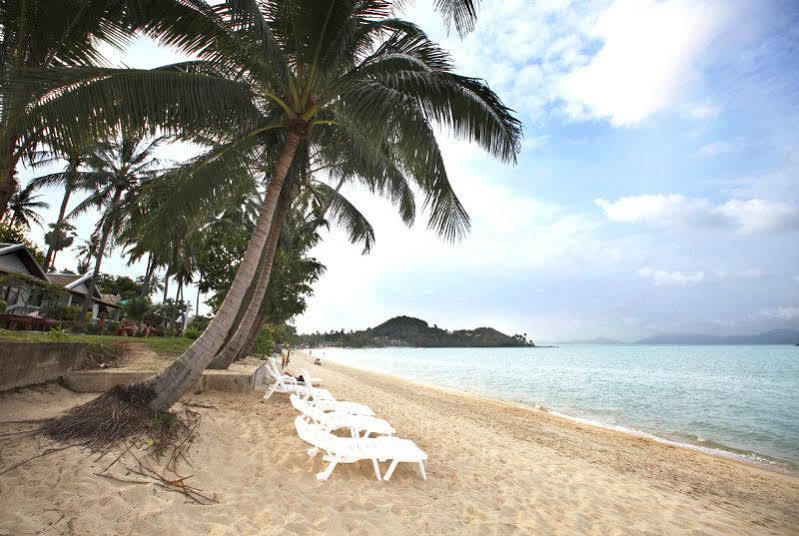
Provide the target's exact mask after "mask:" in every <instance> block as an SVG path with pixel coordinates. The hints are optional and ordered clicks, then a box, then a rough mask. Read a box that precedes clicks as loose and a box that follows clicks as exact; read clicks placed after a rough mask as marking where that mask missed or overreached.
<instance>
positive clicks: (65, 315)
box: [61, 305, 84, 321]
mask: <svg viewBox="0 0 799 536" xmlns="http://www.w3.org/2000/svg"><path fill="white" fill-rule="evenodd" d="M83 316H84V314H83V307H81V306H80V305H70V306H69V307H64V309H63V311H62V312H61V320H67V321H73V320H82V319H83V318H82V317H83Z"/></svg>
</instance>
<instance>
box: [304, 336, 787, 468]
mask: <svg viewBox="0 0 799 536" xmlns="http://www.w3.org/2000/svg"><path fill="white" fill-rule="evenodd" d="M311 352H312V354H313V355H314V356H319V357H322V358H323V359H328V360H331V361H334V362H338V363H341V364H343V365H349V366H353V367H357V368H362V369H367V370H373V371H377V372H385V373H389V374H394V375H396V376H400V377H404V378H408V379H411V380H415V381H418V382H422V383H427V384H433V385H439V386H443V387H451V388H456V389H460V390H463V391H468V392H473V393H478V394H483V395H488V396H491V397H494V398H499V399H503V400H508V401H512V402H517V403H521V404H525V405H528V406H532V407H539V408H542V409H546V410H547V411H551V412H553V413H557V414H561V415H564V416H567V417H570V418H573V419H577V420H582V421H588V422H591V423H593V424H597V425H600V426H606V427H611V428H615V429H619V430H623V431H628V432H632V433H639V434H645V435H650V436H653V437H655V438H657V439H660V440H664V441H673V442H677V443H681V444H685V445H689V446H691V447H693V448H700V449H708V450H712V451H716V452H717V453H721V454H725V455H729V456H735V457H741V458H745V459H747V460H750V461H755V462H760V463H766V464H774V465H776V466H778V467H780V468H784V469H789V470H794V471H795V470H797V469H799V347H794V346H645V345H628V346H627V345H626V346H604V345H563V346H560V347H559V348H369V349H343V348H324V349H314V350H311Z"/></svg>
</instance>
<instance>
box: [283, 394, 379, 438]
mask: <svg viewBox="0 0 799 536" xmlns="http://www.w3.org/2000/svg"><path fill="white" fill-rule="evenodd" d="M289 399H290V400H291V405H292V406H294V409H296V410H297V411H299V412H300V413H302V414H303V415H305V416H306V417H308V418H310V419H311V420H313V421H315V422H317V423H319V424H320V425H321V426H322V428H324V429H325V430H327V431H329V432H330V431H333V430H338V429H341V428H347V429H349V431H350V434H351V435H352V437H369V435H370V434H375V435H393V434H394V432H395V430H394V428H393V427H392V426H391V425H390V424H389V423H388V421H386V420H385V419H378V418H377V417H369V416H366V415H353V414H352V413H346V412H343V411H322V410H321V409H319V408H318V407H316V406H314V405H313V404H311V403H309V402H307V401H305V400H303V399H301V398H300V397H298V396H297V395H294V394H293V395H291V396H289Z"/></svg>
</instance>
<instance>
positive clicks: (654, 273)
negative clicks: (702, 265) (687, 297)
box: [637, 266, 705, 287]
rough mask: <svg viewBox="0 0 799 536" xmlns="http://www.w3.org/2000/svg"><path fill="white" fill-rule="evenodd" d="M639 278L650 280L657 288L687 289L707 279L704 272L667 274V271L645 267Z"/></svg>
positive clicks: (640, 270)
mask: <svg viewBox="0 0 799 536" xmlns="http://www.w3.org/2000/svg"><path fill="white" fill-rule="evenodd" d="M637 273H638V277H642V278H644V279H649V280H651V281H652V283H654V284H655V286H656V287H661V286H676V287H687V286H689V285H696V284H698V283H701V282H702V280H703V279H704V278H705V273H704V272H694V273H693V274H684V273H682V272H667V271H665V270H655V269H653V268H649V267H648V266H647V267H644V268H641V269H639V270H638V272H637Z"/></svg>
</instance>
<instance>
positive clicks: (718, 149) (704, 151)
mask: <svg viewBox="0 0 799 536" xmlns="http://www.w3.org/2000/svg"><path fill="white" fill-rule="evenodd" d="M732 150H733V147H732V145H731V144H729V143H727V142H726V141H714V142H713V143H708V144H706V145H703V146H702V147H700V148H699V149H697V150H696V154H697V155H698V156H702V157H710V156H718V155H720V154H725V153H731V152H732Z"/></svg>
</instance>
